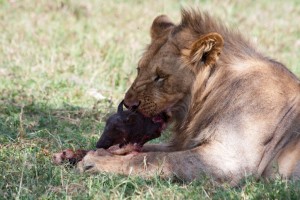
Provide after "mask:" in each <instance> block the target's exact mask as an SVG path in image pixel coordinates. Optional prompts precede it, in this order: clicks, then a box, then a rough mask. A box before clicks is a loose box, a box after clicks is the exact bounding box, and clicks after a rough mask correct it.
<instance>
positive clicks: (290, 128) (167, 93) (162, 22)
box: [80, 11, 300, 184]
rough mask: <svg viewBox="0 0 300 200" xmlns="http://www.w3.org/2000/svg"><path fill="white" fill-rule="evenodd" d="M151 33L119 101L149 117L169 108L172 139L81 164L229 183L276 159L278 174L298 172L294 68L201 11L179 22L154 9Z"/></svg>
mask: <svg viewBox="0 0 300 200" xmlns="http://www.w3.org/2000/svg"><path fill="white" fill-rule="evenodd" d="M151 37H152V42H151V45H150V46H149V47H148V49H147V51H146V52H145V53H144V56H143V57H142V59H141V60H140V62H139V72H138V76H137V78H136V80H135V82H134V83H133V84H132V86H131V88H130V89H129V90H128V92H127V94H126V96H125V103H127V104H128V105H129V106H131V105H135V104H136V102H138V103H139V104H140V105H139V111H140V112H141V113H143V114H144V115H146V116H150V117H152V116H155V115H157V114H159V113H161V112H167V113H169V114H170V115H171V118H172V119H173V123H174V130H173V132H174V134H173V139H172V141H171V142H170V144H169V145H166V146H160V145H152V146H146V147H145V150H147V151H150V152H146V153H141V154H138V155H132V156H131V155H127V156H124V157H118V156H111V157H107V156H101V151H99V152H98V154H95V153H94V154H88V156H86V158H84V160H83V162H82V163H81V165H80V167H81V169H83V170H84V168H87V169H89V170H91V171H108V172H117V173H123V174H129V173H132V174H142V175H144V176H147V175H146V174H148V175H150V176H151V175H153V174H154V173H155V171H157V170H161V173H162V176H167V177H168V176H172V175H176V176H178V177H179V178H182V179H184V180H193V179H194V178H197V177H199V175H200V174H202V173H207V174H210V175H212V176H213V177H214V178H215V179H218V180H221V181H222V180H227V181H230V182H231V183H232V184H235V183H237V181H239V180H240V179H241V178H242V177H243V176H245V175H255V176H258V177H259V176H271V174H273V171H272V165H273V163H274V162H277V161H278V163H279V172H280V173H281V174H282V175H283V176H285V177H289V176H291V175H293V176H295V177H296V176H300V174H298V172H299V171H300V81H299V79H297V77H296V76H295V75H293V74H292V73H291V72H290V71H289V70H288V69H287V68H286V67H285V66H283V65H282V64H280V63H278V62H276V61H273V60H271V59H269V58H266V57H264V56H263V55H261V54H260V53H259V52H257V51H256V50H255V48H254V47H253V46H252V45H251V44H250V43H249V42H248V41H247V40H245V39H244V38H243V37H242V36H241V35H240V34H239V33H235V32H232V31H229V30H228V29H227V28H226V27H224V26H222V25H220V24H219V23H218V22H215V21H214V20H213V19H211V17H209V16H208V15H206V14H199V13H196V12H194V11H192V12H187V11H183V19H182V22H181V24H180V25H178V26H175V25H174V24H173V23H172V22H170V21H169V20H168V18H167V17H166V16H160V17H158V18H156V20H155V21H154V22H153V25H152V29H151ZM199 38H200V39H199ZM151 151H152V152H151ZM287 158H288V159H287ZM111 165H115V166H114V167H113V169H115V170H113V169H112V168H110V167H109V166H111Z"/></svg>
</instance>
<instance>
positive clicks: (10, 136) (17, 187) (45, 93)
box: [0, 0, 300, 199]
mask: <svg viewBox="0 0 300 200" xmlns="http://www.w3.org/2000/svg"><path fill="white" fill-rule="evenodd" d="M182 6H188V7H196V6H197V7H199V8H201V9H204V10H208V11H209V12H211V13H212V14H213V15H215V16H217V17H219V18H220V19H222V20H223V21H224V23H226V24H228V25H229V26H230V27H233V28H237V29H239V30H240V31H241V32H242V33H243V34H245V35H247V36H248V37H249V38H250V39H252V40H253V41H254V42H255V43H256V44H257V46H258V48H259V49H261V51H262V52H265V53H266V54H267V55H268V56H270V57H273V58H275V59H277V60H279V61H281V62H283V63H284V64H286V65H287V66H288V67H289V68H290V69H291V71H293V72H294V73H295V74H297V75H298V76H299V75H300V66H299V63H300V58H299V55H300V39H299V38H300V29H299V24H298V22H299V21H300V3H299V1H297V0H290V1H287V2H283V1H280V0H277V1H271V0H262V1H250V0H245V1H238V0H225V1H206V0H203V1H197V0H195V1H190V0H189V1H175V0H164V1H157V2H155V3H153V2H152V1H140V0H135V1H133V0H126V1H121V0H115V1H104V0H98V1H96V0H91V1H83V0H82V1H78V0H53V1H46V0H35V1H32V0H24V1H15V0H10V1H6V0H0V30H1V34H0V199H127V198H133V199H144V198H145V199H163V198H167V199H184V198H188V199H207V198H208V199H299V198H300V189H299V188H300V182H299V181H298V182H290V181H284V180H281V179H279V178H276V179H275V180H273V181H270V182H266V181H254V180H253V179H251V178H247V179H245V180H244V184H242V186H241V187H238V188H230V187H228V186H226V185H225V186H224V187H217V186H216V185H215V184H214V183H213V182H212V181H211V180H210V179H209V178H207V179H203V180H201V181H197V182H192V183H189V184H187V183H181V182H177V181H171V180H161V179H159V178H157V177H155V178H153V179H151V180H143V179H140V178H136V177H135V178H134V177H124V176H117V175H111V174H97V175H89V174H78V172H77V171H76V170H75V169H72V168H67V167H64V166H54V165H53V164H52V163H51V153H52V152H56V151H59V150H61V149H64V148H69V147H71V148H79V147H84V148H93V147H94V145H95V142H96V141H97V139H98V138H99V136H100V134H101V132H102V131H103V126H104V120H105V118H106V117H107V115H109V113H111V112H113V111H114V110H115V107H116V105H117V103H118V102H119V101H120V99H122V97H123V95H124V92H125V91H126V89H127V88H128V87H129V86H130V83H131V82H132V81H133V80H134V77H135V75H136V72H135V68H136V63H137V61H138V59H139V57H140V56H141V53H142V51H143V48H144V47H145V45H146V44H147V43H149V42H150V38H149V33H148V32H149V28H150V25H151V23H152V20H153V18H154V17H155V16H157V15H159V14H161V13H165V14H168V15H169V16H170V17H171V18H172V19H174V21H175V22H179V19H180V7H182Z"/></svg>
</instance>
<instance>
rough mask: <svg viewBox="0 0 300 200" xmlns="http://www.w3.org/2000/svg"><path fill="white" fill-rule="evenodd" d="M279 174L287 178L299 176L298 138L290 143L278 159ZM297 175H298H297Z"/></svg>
mask: <svg viewBox="0 0 300 200" xmlns="http://www.w3.org/2000/svg"><path fill="white" fill-rule="evenodd" d="M278 166H279V173H280V174H281V175H282V176H283V177H285V178H289V177H291V176H295V177H296V176H299V177H298V178H300V173H299V172H297V171H300V170H299V169H298V168H299V167H300V138H299V139H298V140H294V141H293V142H291V143H290V144H289V145H288V146H287V147H286V148H285V149H284V150H283V152H281V154H280V155H279V157H278ZM298 173H299V174H298Z"/></svg>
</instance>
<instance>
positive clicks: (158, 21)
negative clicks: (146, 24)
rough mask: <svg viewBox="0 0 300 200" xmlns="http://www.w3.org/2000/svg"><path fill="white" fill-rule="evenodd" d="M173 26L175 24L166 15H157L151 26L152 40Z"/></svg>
mask: <svg viewBox="0 0 300 200" xmlns="http://www.w3.org/2000/svg"><path fill="white" fill-rule="evenodd" d="M173 26H174V24H173V23H172V21H171V20H170V19H169V17H167V16H166V15H160V16H157V17H156V18H155V19H154V21H153V23H152V26H151V38H152V40H153V39H157V38H159V37H161V36H162V35H163V34H164V33H165V31H166V30H169V28H170V27H173Z"/></svg>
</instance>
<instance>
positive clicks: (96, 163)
mask: <svg viewBox="0 0 300 200" xmlns="http://www.w3.org/2000/svg"><path fill="white" fill-rule="evenodd" d="M109 157H112V154H111V153H109V152H108V151H106V150H104V149H98V150H96V151H89V152H88V153H87V154H86V156H85V157H84V158H83V159H82V160H81V161H80V162H79V163H78V164H77V168H78V170H79V171H80V172H97V171H103V169H102V168H103V167H105V165H106V164H107V161H108V160H109ZM104 171H106V170H105V169H104Z"/></svg>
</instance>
